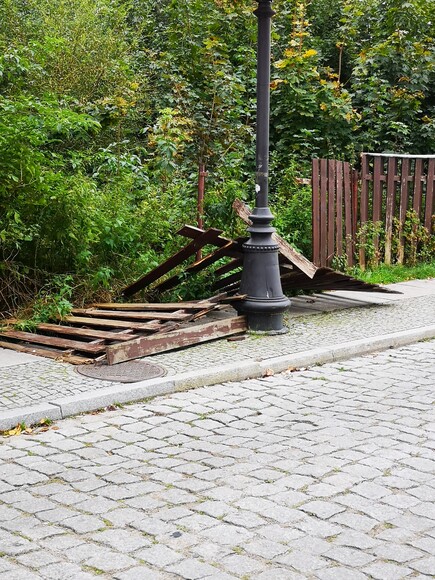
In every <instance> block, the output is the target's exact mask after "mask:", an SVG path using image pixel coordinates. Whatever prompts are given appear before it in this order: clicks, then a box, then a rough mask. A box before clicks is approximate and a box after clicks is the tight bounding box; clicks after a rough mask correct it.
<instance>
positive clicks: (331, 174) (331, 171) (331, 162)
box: [326, 159, 336, 266]
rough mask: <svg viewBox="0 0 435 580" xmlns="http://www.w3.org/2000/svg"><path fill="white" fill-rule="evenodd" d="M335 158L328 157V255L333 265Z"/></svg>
mask: <svg viewBox="0 0 435 580" xmlns="http://www.w3.org/2000/svg"><path fill="white" fill-rule="evenodd" d="M335 170H336V161H335V159H328V256H327V264H326V265H327V266H331V264H332V260H333V258H334V254H335Z"/></svg>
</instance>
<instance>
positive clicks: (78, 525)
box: [62, 515, 104, 534]
mask: <svg viewBox="0 0 435 580" xmlns="http://www.w3.org/2000/svg"><path fill="white" fill-rule="evenodd" d="M62 525H63V526H64V527H65V528H69V529H71V530H73V531H74V532H76V533H77V534H86V533H88V532H95V531H96V530H100V529H101V528H104V522H103V520H101V519H99V518H95V517H93V516H87V515H78V516H73V517H72V518H68V519H67V520H65V521H64V522H62Z"/></svg>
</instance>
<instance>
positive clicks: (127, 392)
mask: <svg viewBox="0 0 435 580" xmlns="http://www.w3.org/2000/svg"><path fill="white" fill-rule="evenodd" d="M431 338H435V325H431V326H424V327H421V328H413V329H411V330H405V331H401V332H396V333H392V334H385V335H382V336H375V337H369V338H363V339H359V340H355V341H352V342H348V343H346V344H338V345H331V346H327V347H322V348H316V349H312V350H309V351H305V352H299V353H292V354H286V355H284V356H279V357H274V358H269V359H265V360H261V361H259V360H257V361H255V360H248V361H246V362H242V363H241V362H240V361H238V362H237V363H230V364H227V365H220V366H216V367H211V368H208V369H201V370H196V371H192V372H188V373H182V374H179V375H175V376H172V377H171V376H169V377H165V378H158V379H152V380H147V381H141V382H139V383H134V384H131V383H130V384H126V385H122V386H119V385H117V386H115V387H107V388H105V389H98V391H94V392H86V393H80V394H78V395H74V396H72V397H64V398H61V399H57V400H53V401H50V402H49V403H44V404H41V405H35V406H29V407H24V408H22V409H12V410H8V411H5V412H3V413H0V431H4V430H6V429H10V428H12V427H14V426H15V425H16V424H17V423H21V422H25V423H26V424H27V425H31V424H35V423H37V422H38V421H40V420H41V419H43V418H45V417H48V418H50V419H53V420H56V419H63V418H65V417H69V416H71V415H77V414H78V413H84V412H87V411H95V410H97V409H101V408H103V407H107V406H108V405H113V404H115V403H133V402H135V401H140V400H143V399H147V398H149V397H156V396H158V395H167V394H171V393H175V392H178V391H185V390H188V389H193V388H196V387H202V386H208V385H215V384H218V383H223V382H229V381H242V380H245V379H249V378H258V377H262V376H264V375H265V374H266V373H267V371H268V370H271V371H273V372H274V373H280V372H284V371H286V370H287V369H288V368H290V367H292V368H300V367H310V366H313V365H319V364H326V363H330V362H335V361H338V360H345V359H349V358H353V357H355V356H361V355H364V354H369V353H371V352H376V351H381V350H386V349H388V348H397V347H401V346H406V345H408V344H412V343H414V342H419V341H421V340H426V339H431Z"/></svg>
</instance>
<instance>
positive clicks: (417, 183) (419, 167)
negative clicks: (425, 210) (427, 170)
mask: <svg viewBox="0 0 435 580" xmlns="http://www.w3.org/2000/svg"><path fill="white" fill-rule="evenodd" d="M422 175H423V159H416V160H415V177H414V199H413V203H412V209H413V210H414V211H415V213H416V214H417V217H418V218H420V211H421V199H422V187H421V178H422Z"/></svg>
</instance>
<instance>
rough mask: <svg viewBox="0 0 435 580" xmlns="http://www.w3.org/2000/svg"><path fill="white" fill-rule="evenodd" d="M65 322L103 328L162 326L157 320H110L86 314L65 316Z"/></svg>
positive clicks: (144, 329)
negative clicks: (142, 321)
mask: <svg viewBox="0 0 435 580" xmlns="http://www.w3.org/2000/svg"><path fill="white" fill-rule="evenodd" d="M63 320H64V321H65V322H68V323H69V324H80V325H84V326H91V327H94V326H96V327H101V328H128V329H132V330H143V331H146V330H149V331H155V330H158V329H159V328H160V323H159V322H158V321H157V320H156V321H154V320H153V321H152V322H146V323H140V322H127V321H126V320H110V319H103V318H91V317H86V316H65V317H64V318H63Z"/></svg>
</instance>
